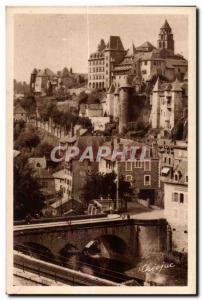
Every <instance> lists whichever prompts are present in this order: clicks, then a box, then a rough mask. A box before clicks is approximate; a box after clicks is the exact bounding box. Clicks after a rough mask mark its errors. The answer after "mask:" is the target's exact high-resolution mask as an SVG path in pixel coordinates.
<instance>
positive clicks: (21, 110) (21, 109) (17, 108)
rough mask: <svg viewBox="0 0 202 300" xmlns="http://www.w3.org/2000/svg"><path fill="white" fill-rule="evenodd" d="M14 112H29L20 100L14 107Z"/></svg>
mask: <svg viewBox="0 0 202 300" xmlns="http://www.w3.org/2000/svg"><path fill="white" fill-rule="evenodd" d="M14 114H27V112H26V110H25V109H24V108H23V107H22V106H21V105H20V103H19V102H18V103H17V104H16V106H15V107H14Z"/></svg>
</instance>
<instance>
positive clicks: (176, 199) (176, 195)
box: [173, 193, 178, 202]
mask: <svg viewBox="0 0 202 300" xmlns="http://www.w3.org/2000/svg"><path fill="white" fill-rule="evenodd" d="M173 201H174V202H178V193H173Z"/></svg>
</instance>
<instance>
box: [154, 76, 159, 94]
mask: <svg viewBox="0 0 202 300" xmlns="http://www.w3.org/2000/svg"><path fill="white" fill-rule="evenodd" d="M159 91H160V80H159V77H158V78H157V80H156V83H155V85H154V87H153V92H159Z"/></svg>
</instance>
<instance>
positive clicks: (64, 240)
mask: <svg viewBox="0 0 202 300" xmlns="http://www.w3.org/2000/svg"><path fill="white" fill-rule="evenodd" d="M166 238H167V222H166V220H165V219H158V220H135V219H125V220H122V219H121V218H117V219H109V218H105V219H100V220H94V221H93V220H85V221H79V220H77V221H75V222H73V223H72V224H71V225H70V224H67V222H60V223H59V222H58V223H57V222H55V223H45V224H44V223H42V224H31V225H23V226H14V245H15V247H16V246H17V245H29V244H30V243H34V244H36V245H38V247H39V248H40V247H44V248H46V249H48V251H50V252H51V253H52V254H53V255H55V256H57V255H60V253H61V251H62V250H63V249H65V247H67V246H68V245H71V246H72V247H74V248H75V249H78V251H79V252H82V251H83V250H84V249H85V247H86V245H88V243H89V242H90V241H95V240H99V241H100V242H101V244H102V253H104V256H105V257H107V258H113V259H120V260H122V261H127V260H130V261H131V260H134V259H135V257H143V256H145V255H148V253H149V252H154V251H155V252H163V251H166Z"/></svg>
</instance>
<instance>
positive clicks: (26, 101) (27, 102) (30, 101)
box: [19, 96, 36, 114]
mask: <svg viewBox="0 0 202 300" xmlns="http://www.w3.org/2000/svg"><path fill="white" fill-rule="evenodd" d="M19 102H20V104H21V105H22V107H23V108H24V109H25V110H26V111H27V112H28V113H29V114H35V112H36V100H35V98H34V96H27V97H25V98H23V99H20V100H19Z"/></svg>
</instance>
